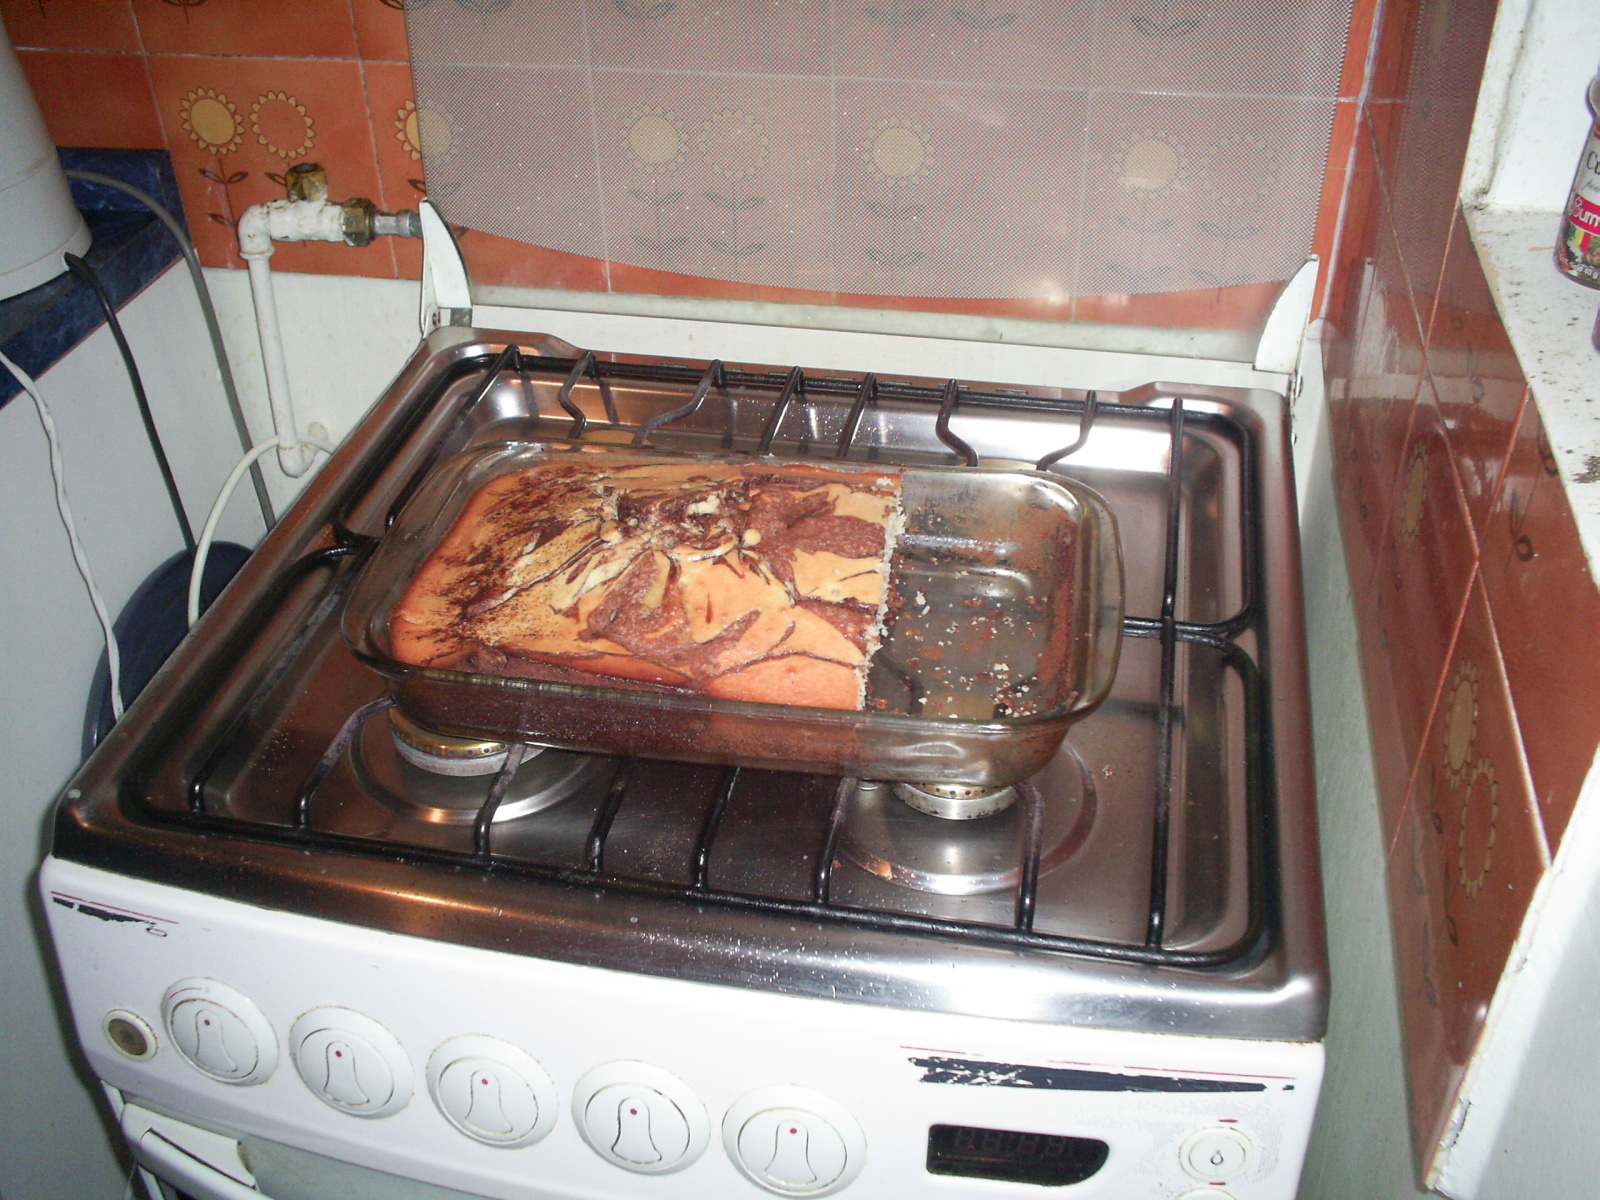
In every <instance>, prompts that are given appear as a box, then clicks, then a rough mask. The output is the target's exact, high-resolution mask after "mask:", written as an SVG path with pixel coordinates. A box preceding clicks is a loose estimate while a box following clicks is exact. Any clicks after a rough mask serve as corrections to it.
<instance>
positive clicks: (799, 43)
mask: <svg viewBox="0 0 1600 1200" xmlns="http://www.w3.org/2000/svg"><path fill="white" fill-rule="evenodd" d="M833 9H834V6H833V5H832V4H830V3H828V0H784V3H782V4H776V5H755V4H674V3H670V2H662V0H613V2H612V3H610V4H605V5H590V6H588V8H587V10H586V12H587V18H588V19H587V24H588V36H589V37H590V38H591V39H593V46H594V52H593V59H594V62H595V64H596V66H597V67H600V68H605V67H620V68H623V69H626V70H643V71H685V70H686V71H689V72H691V73H696V74H699V73H705V74H707V75H715V74H717V73H725V72H729V71H735V72H739V73H741V74H746V73H758V74H766V75H815V74H817V73H818V72H819V70H821V69H823V68H825V67H826V60H825V55H826V54H827V35H828V25H829V20H830V18H831V17H833V15H834V14H833Z"/></svg>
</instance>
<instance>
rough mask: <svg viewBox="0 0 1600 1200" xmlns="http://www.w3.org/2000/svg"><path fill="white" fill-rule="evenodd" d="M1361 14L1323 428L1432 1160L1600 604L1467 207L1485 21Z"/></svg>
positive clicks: (1590, 718)
mask: <svg viewBox="0 0 1600 1200" xmlns="http://www.w3.org/2000/svg"><path fill="white" fill-rule="evenodd" d="M1371 19H1372V20H1374V21H1375V22H1376V23H1377V26H1378V28H1377V30H1376V33H1377V39H1376V53H1375V55H1374V57H1373V60H1372V86H1371V91H1370V94H1369V97H1368V99H1367V100H1366V101H1365V102H1364V103H1361V104H1358V105H1356V106H1355V108H1356V109H1357V111H1356V113H1355V114H1354V115H1355V117H1356V139H1355V145H1354V153H1353V157H1352V160H1351V164H1350V171H1351V184H1352V187H1351V195H1352V199H1351V203H1350V204H1349V205H1348V207H1347V208H1346V215H1345V224H1344V230H1343V236H1342V240H1341V242H1340V245H1339V249H1338V252H1337V256H1336V261H1335V264H1334V265H1335V271H1334V273H1333V277H1334V286H1333V288H1332V291H1331V294H1330V298H1329V304H1328V310H1327V315H1328V317H1329V318H1330V320H1331V321H1332V322H1333V324H1334V325H1335V327H1336V328H1337V330H1338V333H1339V338H1338V340H1337V341H1336V343H1335V348H1334V352H1333V354H1332V356H1331V361H1330V375H1331V379H1330V404H1329V419H1330V425H1331V428H1332V432H1333V437H1334V445H1335V449H1336V453H1337V463H1336V467H1335V477H1336V481H1337V486H1338V491H1339V495H1340V503H1341V506H1342V523H1343V527H1344V535H1345V546H1346V554H1347V557H1348V559H1349V565H1350V575H1351V579H1352V582H1353V585H1354V587H1355V591H1356V596H1355V601H1356V606H1357V615H1358V622H1359V625H1360V629H1361V636H1362V640H1363V645H1362V647H1361V652H1362V659H1363V664H1364V673H1365V676H1366V682H1367V696H1368V704H1369V709H1370V712H1371V718H1372V737H1373V744H1374V750H1375V754H1376V766H1377V774H1378V779H1379V788H1380V793H1381V795H1380V804H1381V807H1382V817H1383V823H1384V833H1385V836H1386V838H1387V841H1388V845H1389V879H1388V883H1389V891H1390V902H1391V911H1392V914H1393V919H1394V927H1395V946H1396V958H1397V966H1398V970H1399V975H1400V979H1399V983H1400V993H1401V1004H1402V1009H1403V1019H1404V1023H1405V1036H1406V1046H1407V1054H1408V1058H1409V1068H1410V1070H1409V1079H1410V1093H1411V1101H1412V1107H1413V1118H1414V1134H1415V1139H1416V1144H1417V1147H1418V1150H1419V1154H1420V1156H1421V1158H1422V1160H1423V1163H1424V1165H1425V1164H1426V1161H1427V1160H1428V1158H1429V1157H1430V1156H1431V1153H1432V1151H1433V1148H1434V1147H1436V1146H1437V1144H1438V1142H1439V1138H1440V1136H1441V1134H1442V1133H1443V1129H1444V1125H1445V1122H1446V1121H1447V1119H1448V1116H1449V1112H1450V1104H1451V1102H1452V1100H1453V1098H1454V1095H1455V1092H1456V1089H1457V1087H1458V1085H1459V1084H1460V1082H1461V1078H1462V1073H1463V1070H1464V1068H1465V1065H1466V1062H1467V1058H1468V1056H1469V1055H1470V1054H1471V1051H1472V1048H1473V1046H1474V1044H1475V1042H1476V1040H1477V1038H1478V1035H1479V1033H1480V1031H1481V1029H1482V1025H1483V1019H1484V1016H1485V1013H1486V1010H1487V1006H1488V1003H1489V1000H1490V998H1491V996H1492V995H1493V991H1494V988H1495V985H1496V983H1497V982H1498V980H1499V978H1500V975H1501V972H1502V970H1503V968H1504V966H1505V964H1506V960H1507V956H1508V953H1509V951H1510V948H1511V945H1512V941H1513V939H1514V938H1515V937H1516V934H1517V931H1518V929H1519V926H1520V923H1521V920H1522V917H1523V915H1524V914H1525V912H1526V910H1527V905H1528V900H1529V898H1530V896H1531V894H1532V892H1533V888H1534V886H1535V884H1537V882H1538V881H1539V879H1540V877H1541V876H1542V874H1543V873H1544V871H1545V870H1546V869H1547V868H1548V867H1549V864H1550V860H1551V857H1552V855H1553V854H1554V853H1555V851H1556V849H1557V848H1558V846H1559V845H1560V840H1561V837H1562V834H1563V832H1564V830H1565V829H1566V826H1567V822H1568V819H1569V818H1570V817H1571V814H1572V809H1573V805H1574V802H1575V800H1576V797H1577V792H1578V787H1579V784H1580V782H1581V781H1582V779H1583V776H1584V774H1585V772H1586V771H1587V770H1588V768H1589V765H1590V763H1591V761H1592V760H1593V758H1594V754H1595V749H1596V745H1597V744H1600V705H1596V704H1595V703H1594V700H1593V694H1594V688H1593V664H1594V663H1595V662H1596V661H1600V593H1597V591H1596V588H1595V585H1594V583H1593V582H1592V580H1591V577H1590V573H1589V570H1588V567H1587V564H1586V560H1585V557H1584V554H1583V551H1582V548H1581V547H1580V545H1579V543H1578V537H1577V531H1576V527H1575V525H1574V522H1573V518H1572V513H1571V511H1570V509H1569V508H1568V506H1567V502H1566V499H1565V494H1564V492H1563V488H1562V485H1561V482H1560V480H1559V479H1558V478H1557V477H1556V464H1555V461H1554V459H1553V458H1552V457H1551V455H1550V453H1549V448H1548V446H1547V445H1546V444H1545V443H1544V441H1543V436H1544V435H1543V430H1542V427H1541V425H1540V421H1539V413H1538V409H1537V403H1536V401H1535V400H1534V398H1533V397H1532V396H1531V394H1530V392H1529V389H1528V386H1527V382H1526V380H1525V379H1524V377H1523V375H1522V372H1521V370H1520V369H1519V367H1518V364H1517V360H1516V356H1515V354H1514V353H1513V351H1512V349H1511V346H1510V343H1509V341H1508V339H1507V337H1506V334H1505V331H1504V329H1503V328H1502V326H1501V324H1500V321H1499V319H1498V317H1497V315H1496V312H1495V308H1494V304H1493V301H1492V300H1491V298H1490V293H1489V288H1488V286H1487V284H1486V282H1485V280H1484V274H1483V270H1482V268H1481V266H1480V265H1479V262H1478V259H1477V256H1476V254H1475V253H1474V251H1473V248H1472V245H1471V243H1470V241H1469V238H1468V235H1467V231H1466V227H1465V224H1464V220H1463V216H1462V213H1461V211H1460V209H1459V206H1458V204H1457V201H1456V196H1457V189H1458V182H1459V178H1460V173H1461V168H1462V163H1463V159H1464V156H1465V150H1466V144H1467V138H1468V134H1469V131H1470V126H1471V121H1472V116H1473V108H1474V105H1475V102H1476V99H1477V91H1478V83H1479V79H1480V76H1481V73H1482V66H1483V61H1484V56H1485V53H1486V51H1487V48H1488V43H1489V35H1490V28H1491V25H1492V23H1493V20H1494V6H1493V5H1487V4H1481V3H1474V2H1473V0H1387V3H1384V4H1383V5H1382V7H1381V9H1380V10H1376V11H1374V12H1373V13H1372V18H1371ZM1358 21H1359V14H1358ZM1553 238H1554V230H1553V229H1552V241H1553ZM1553 269H1554V268H1553V267H1552V270H1553Z"/></svg>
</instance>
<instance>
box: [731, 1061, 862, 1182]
mask: <svg viewBox="0 0 1600 1200" xmlns="http://www.w3.org/2000/svg"><path fill="white" fill-rule="evenodd" d="M722 1144H723V1146H724V1148H726V1150H727V1151H728V1157H729V1158H730V1159H732V1160H733V1165H734V1166H736V1167H738V1168H739V1170H740V1171H741V1172H742V1173H743V1174H744V1176H745V1178H747V1179H749V1180H750V1181H751V1182H752V1183H754V1184H756V1185H757V1186H758V1187H763V1188H766V1189H767V1191H769V1192H776V1193H777V1194H778V1195H780V1196H826V1195H829V1194H831V1193H833V1192H837V1191H838V1190H839V1189H840V1188H843V1187H844V1186H845V1185H847V1184H848V1183H850V1182H851V1181H852V1180H853V1179H855V1177H856V1176H857V1175H859V1174H860V1173H861V1168H862V1167H864V1166H865V1165H866V1162H867V1139H866V1137H865V1135H864V1134H862V1132H861V1126H860V1125H859V1124H857V1123H856V1120H855V1118H854V1117H852V1116H851V1115H850V1114H849V1113H848V1112H846V1111H845V1110H844V1109H843V1108H841V1107H840V1106H839V1105H837V1104H835V1103H834V1102H833V1101H832V1100H830V1099H828V1098H827V1097H826V1096H823V1095H819V1094H818V1093H816V1092H813V1091H810V1090H809V1089H807V1088H800V1087H770V1088H761V1089H759V1090H758V1091H754V1092H750V1093H747V1094H746V1095H744V1096H741V1097H740V1098H739V1099H738V1100H737V1101H735V1102H734V1104H733V1107H732V1108H730V1109H728V1112H727V1115H726V1116H724V1117H723V1119H722Z"/></svg>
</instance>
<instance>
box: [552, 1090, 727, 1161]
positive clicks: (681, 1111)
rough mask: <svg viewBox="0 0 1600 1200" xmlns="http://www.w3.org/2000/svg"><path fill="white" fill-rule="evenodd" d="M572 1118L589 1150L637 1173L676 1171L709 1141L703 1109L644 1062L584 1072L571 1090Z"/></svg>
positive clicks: (691, 1097)
mask: <svg viewBox="0 0 1600 1200" xmlns="http://www.w3.org/2000/svg"><path fill="white" fill-rule="evenodd" d="M572 1119H573V1120H574V1121H575V1122H577V1126H578V1132H579V1133H580V1134H581V1135H582V1136H583V1140H584V1141H585V1142H587V1143H588V1144H589V1149H591V1150H593V1151H594V1152H595V1153H596V1154H598V1155H599V1156H600V1157H601V1158H603V1159H605V1160H606V1161H607V1162H609V1163H611V1164H613V1165H615V1166H618V1167H621V1168H622V1169H623V1170H625V1171H635V1172H638V1173H639V1174H641V1175H666V1174H668V1173H670V1172H672V1171H677V1170H681V1169H682V1168H684V1167H686V1166H688V1165H689V1164H690V1163H692V1162H693V1161H694V1160H695V1159H697V1158H699V1157H700V1155H701V1154H702V1153H703V1152H704V1151H705V1148H706V1144H707V1143H708V1142H709V1141H710V1140H711V1122H710V1120H709V1119H708V1118H707V1117H706V1110H705V1106H704V1105H702V1104H701V1103H700V1101H699V1099H698V1098H697V1097H696V1096H695V1094H694V1093H693V1092H691V1091H690V1090H689V1088H688V1087H687V1086H686V1085H685V1084H684V1083H683V1082H682V1081H681V1080H680V1079H678V1078H677V1077H676V1076H674V1075H669V1074H668V1073H667V1072H665V1071H663V1070H661V1069H660V1068H659V1067H652V1066H650V1065H649V1064H648V1063H641V1062H614V1063H606V1064H604V1065H603V1066H598V1067H595V1068H594V1069H593V1070H592V1071H590V1072H588V1073H587V1074H585V1075H584V1077H583V1078H582V1079H580V1080H578V1086H577V1087H575V1088H574V1089H573V1091H572Z"/></svg>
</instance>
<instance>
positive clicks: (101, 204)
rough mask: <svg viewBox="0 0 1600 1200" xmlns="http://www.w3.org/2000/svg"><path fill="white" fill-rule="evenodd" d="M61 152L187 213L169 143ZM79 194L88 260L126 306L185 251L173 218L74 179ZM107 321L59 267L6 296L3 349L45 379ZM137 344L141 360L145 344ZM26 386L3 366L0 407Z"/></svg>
mask: <svg viewBox="0 0 1600 1200" xmlns="http://www.w3.org/2000/svg"><path fill="white" fill-rule="evenodd" d="M60 156H61V164H62V166H64V167H67V168H69V169H74V170H80V171H95V172H98V173H100V174H102V175H110V176H112V177H114V178H116V179H121V180H123V181H124V182H126V183H130V184H132V185H133V186H134V187H137V188H140V189H141V190H143V191H145V192H148V193H149V194H150V195H151V196H153V197H154V198H155V199H156V200H157V201H159V202H160V203H161V205H162V206H163V207H164V208H166V209H167V211H168V212H170V213H171V214H172V215H173V216H174V217H176V218H177V219H178V220H179V221H180V222H182V221H183V219H184V218H183V204H182V201H181V200H180V199H179V196H178V179H177V176H176V175H175V174H174V173H173V170H172V160H171V158H170V156H169V155H168V154H167V152H166V151H165V150H92V149H89V150H80V149H66V150H62V151H60ZM72 198H73V200H74V201H75V202H76V203H77V205H78V210H79V211H80V212H81V213H83V219H84V223H85V224H87V225H88V227H89V235H90V237H91V238H92V239H93V240H92V241H91V243H90V246H89V252H88V253H87V254H85V255H84V261H85V262H87V263H88V264H89V266H90V268H91V269H93V271H94V272H95V274H96V275H98V276H99V277H100V281H101V283H102V284H103V285H104V287H105V289H106V291H107V293H108V294H109V295H110V296H111V300H112V303H113V304H115V305H116V306H117V307H118V308H121V307H122V306H123V305H124V304H126V303H127V302H128V301H129V300H130V299H132V298H133V297H134V296H135V295H137V294H138V293H139V292H140V290H142V289H143V288H144V287H145V286H146V285H147V284H149V283H150V282H151V281H152V280H154V279H155V278H156V277H157V276H158V275H160V274H161V273H162V272H163V271H165V270H166V269H167V268H168V267H169V266H171V265H172V264H173V263H175V262H177V261H178V260H179V258H180V257H181V255H180V253H179V251H178V247H177V245H176V243H174V241H173V239H172V234H171V233H170V232H168V230H167V228H166V226H165V225H163V224H162V223H161V222H160V221H159V220H158V219H157V218H156V217H155V216H153V215H152V214H151V213H150V211H149V210H148V209H147V208H145V206H144V205H143V204H141V203H139V201H137V200H135V199H134V198H133V197H132V196H129V195H127V194H126V193H124V192H121V191H118V190H117V189H116V188H111V187H106V186H105V185H103V184H93V183H81V182H78V181H73V183H72ZM186 228H187V226H186ZM103 324H105V316H104V314H103V313H102V312H101V311H100V305H99V303H98V302H97V301H96V300H95V298H94V295H93V293H92V292H90V291H89V289H88V288H87V287H86V286H85V285H83V284H81V283H79V282H78V281H77V279H75V278H74V277H73V276H71V275H70V274H64V275H58V276H57V277H56V278H55V279H52V280H50V281H49V282H48V283H44V284H41V285H40V286H39V287H36V288H34V289H32V290H31V291H27V292H24V293H22V295H20V296H13V297H12V298H11V299H9V300H5V301H0V350H4V351H5V353H6V356H7V357H8V358H10V359H11V360H12V361H13V362H15V363H16V364H17V365H18V366H19V367H21V368H22V369H23V370H25V371H26V372H28V374H30V375H32V376H33V377H34V378H35V379H37V378H38V377H39V376H40V375H42V374H44V373H45V372H46V371H48V370H49V369H50V368H51V367H53V366H54V365H55V364H56V363H58V362H59V361H61V359H63V358H65V357H66V355H67V354H68V353H69V352H70V351H71V350H72V349H73V348H74V347H76V346H77V345H78V344H79V343H80V342H82V341H83V340H84V339H85V338H87V337H88V336H89V335H90V334H91V333H93V332H94V331H95V330H96V329H98V328H100V326H101V325H103ZM133 352H134V357H135V359H136V360H137V358H138V354H139V347H137V346H135V347H133ZM20 394H21V388H20V387H18V385H17V381H16V380H15V379H13V378H12V377H11V373H10V372H9V371H6V370H4V369H0V407H3V406H4V405H6V404H8V403H9V402H10V401H11V400H12V398H13V397H15V396H17V395H20Z"/></svg>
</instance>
